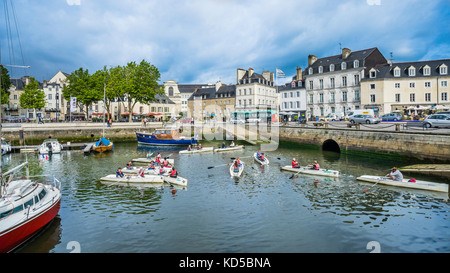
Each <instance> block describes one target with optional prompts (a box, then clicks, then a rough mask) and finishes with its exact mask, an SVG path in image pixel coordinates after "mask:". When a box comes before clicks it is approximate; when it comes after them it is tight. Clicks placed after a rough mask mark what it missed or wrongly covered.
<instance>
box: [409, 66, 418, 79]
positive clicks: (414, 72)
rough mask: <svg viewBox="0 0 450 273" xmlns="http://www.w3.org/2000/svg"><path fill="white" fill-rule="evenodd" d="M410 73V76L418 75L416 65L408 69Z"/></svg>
mask: <svg viewBox="0 0 450 273" xmlns="http://www.w3.org/2000/svg"><path fill="white" fill-rule="evenodd" d="M408 75H409V76H410V77H414V76H416V69H415V68H414V67H410V68H409V69H408Z"/></svg>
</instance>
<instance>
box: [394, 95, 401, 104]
mask: <svg viewBox="0 0 450 273" xmlns="http://www.w3.org/2000/svg"><path fill="white" fill-rule="evenodd" d="M395 102H400V94H395Z"/></svg>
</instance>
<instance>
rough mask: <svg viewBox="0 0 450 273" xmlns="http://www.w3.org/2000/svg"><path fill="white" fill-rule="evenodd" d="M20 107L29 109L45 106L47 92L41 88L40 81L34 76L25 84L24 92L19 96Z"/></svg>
mask: <svg viewBox="0 0 450 273" xmlns="http://www.w3.org/2000/svg"><path fill="white" fill-rule="evenodd" d="M19 100H20V107H22V108H28V109H40V108H44V107H45V102H46V101H45V93H44V91H42V90H41V89H40V88H39V83H38V82H37V81H36V80H35V79H34V78H33V77H31V78H30V82H29V83H28V84H27V85H26V86H25V88H24V92H23V93H22V94H21V95H20V97H19Z"/></svg>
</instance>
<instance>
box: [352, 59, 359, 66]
mask: <svg viewBox="0 0 450 273" xmlns="http://www.w3.org/2000/svg"><path fill="white" fill-rule="evenodd" d="M353 67H354V68H358V67H359V61H358V60H355V61H354V62H353Z"/></svg>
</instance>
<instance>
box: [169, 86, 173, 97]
mask: <svg viewBox="0 0 450 273" xmlns="http://www.w3.org/2000/svg"><path fill="white" fill-rule="evenodd" d="M169 97H173V87H169Z"/></svg>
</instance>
